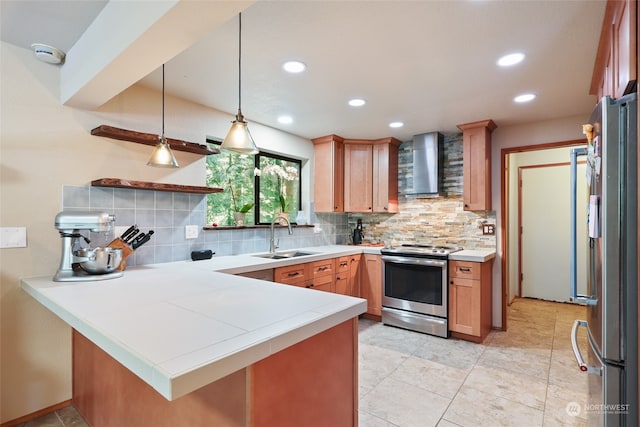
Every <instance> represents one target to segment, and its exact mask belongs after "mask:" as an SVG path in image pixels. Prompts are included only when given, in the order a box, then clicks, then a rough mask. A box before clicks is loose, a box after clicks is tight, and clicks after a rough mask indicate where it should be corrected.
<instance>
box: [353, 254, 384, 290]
mask: <svg viewBox="0 0 640 427" xmlns="http://www.w3.org/2000/svg"><path fill="white" fill-rule="evenodd" d="M360 258H361V255H360V254H357V255H351V256H350V257H349V288H350V289H351V293H350V294H349V295H351V296H354V297H356V296H358V295H360ZM380 270H381V271H382V264H381V266H380Z"/></svg>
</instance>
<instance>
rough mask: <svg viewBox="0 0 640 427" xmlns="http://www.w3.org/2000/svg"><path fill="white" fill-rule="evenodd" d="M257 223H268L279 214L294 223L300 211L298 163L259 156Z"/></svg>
mask: <svg viewBox="0 0 640 427" xmlns="http://www.w3.org/2000/svg"><path fill="white" fill-rule="evenodd" d="M259 165H260V176H259V177H258V181H259V188H260V199H259V203H260V205H259V208H258V215H259V222H260V223H267V222H268V223H270V222H271V221H272V220H273V218H274V217H275V216H276V215H278V214H279V213H283V212H284V213H287V214H289V218H290V219H291V220H292V221H295V219H296V216H297V215H298V210H299V209H300V163H299V162H296V161H291V160H287V159H282V158H276V157H271V156H268V155H260V157H259Z"/></svg>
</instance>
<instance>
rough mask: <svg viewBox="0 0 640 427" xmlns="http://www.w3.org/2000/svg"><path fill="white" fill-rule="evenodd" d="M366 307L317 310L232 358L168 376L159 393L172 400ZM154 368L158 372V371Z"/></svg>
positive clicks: (293, 343) (358, 305)
mask: <svg viewBox="0 0 640 427" xmlns="http://www.w3.org/2000/svg"><path fill="white" fill-rule="evenodd" d="M366 309H367V306H366V301H364V300H362V301H361V302H360V303H358V304H357V305H351V306H348V307H346V308H343V309H341V310H340V311H337V312H334V313H331V314H327V313H320V312H316V314H317V315H318V316H317V317H316V318H315V319H313V320H311V321H309V322H307V323H306V324H304V325H301V326H299V327H297V328H294V329H291V330H289V331H287V332H284V333H282V334H280V335H276V336H272V337H270V338H269V339H267V340H265V341H264V342H261V343H257V344H256V345H255V346H251V347H246V348H243V349H241V350H239V351H238V352H236V353H234V354H233V357H232V358H231V357H225V358H223V359H220V360H218V361H216V362H215V363H210V364H205V365H202V366H199V367H197V368H195V369H193V370H191V371H189V372H185V373H181V374H180V375H179V376H176V377H175V378H172V379H170V385H169V383H166V387H168V389H167V391H168V393H167V394H165V393H161V394H162V395H163V396H165V398H167V399H168V400H175V399H177V398H179V397H182V396H184V395H186V394H188V393H190V392H192V391H194V390H197V389H198V388H200V387H203V386H205V385H207V384H210V383H212V382H214V381H217V380H219V379H221V378H223V377H225V376H227V375H229V374H231V373H233V372H236V371H238V370H240V369H244V368H247V367H249V366H250V365H252V364H253V363H256V362H258V361H260V360H262V359H264V358H266V357H269V356H271V355H273V354H276V353H278V352H280V351H282V350H284V349H286V348H287V347H290V346H292V345H295V344H298V343H300V342H302V341H304V340H306V339H307V338H311V337H313V336H314V335H317V334H319V333H321V332H324V331H326V330H328V329H330V328H332V327H334V326H337V325H339V324H341V323H343V322H346V321H347V320H349V319H353V318H354V317H358V316H359V315H360V314H362V313H364V312H366ZM161 365H163V364H161ZM156 372H157V373H158V374H160V372H161V371H156ZM162 377H163V379H165V378H166V376H165V375H162ZM156 390H157V389H156Z"/></svg>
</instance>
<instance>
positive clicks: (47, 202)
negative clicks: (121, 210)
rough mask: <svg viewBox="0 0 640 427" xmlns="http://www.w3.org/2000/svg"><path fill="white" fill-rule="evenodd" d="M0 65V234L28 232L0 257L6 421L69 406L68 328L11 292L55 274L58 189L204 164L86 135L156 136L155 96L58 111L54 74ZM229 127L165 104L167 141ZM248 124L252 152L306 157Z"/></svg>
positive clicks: (180, 172) (18, 61)
mask: <svg viewBox="0 0 640 427" xmlns="http://www.w3.org/2000/svg"><path fill="white" fill-rule="evenodd" d="M0 57H1V58H2V61H1V64H0V66H1V69H0V71H1V72H0V79H1V80H0V87H1V96H0V126H1V127H0V182H1V188H0V226H2V227H10V226H11V227H12V226H26V227H27V240H28V247H26V248H15V249H0V267H1V268H0V270H1V272H0V287H1V294H0V311H1V313H0V315H1V322H0V323H1V347H0V359H1V365H0V366H1V371H0V377H1V381H2V384H1V401H0V422H6V421H9V420H13V419H15V418H18V417H21V416H24V415H26V414H30V413H32V412H34V411H37V410H40V409H43V408H46V407H48V406H51V405H54V404H57V403H60V402H63V401H65V400H68V399H70V398H71V353H70V352H71V333H70V328H69V327H68V326H66V324H64V323H63V322H62V321H61V320H59V319H58V318H57V316H55V315H53V314H51V313H50V312H48V311H47V310H46V309H45V308H43V307H42V306H41V305H40V304H38V303H37V302H36V301H35V300H34V299H32V298H31V297H29V296H28V295H27V294H26V293H24V292H23V291H22V290H21V289H20V287H19V278H20V277H26V276H38V275H47V276H51V275H53V273H54V272H55V271H56V268H57V266H58V263H59V260H60V238H59V236H58V233H57V232H56V230H55V228H54V226H53V221H54V217H55V215H56V213H58V212H59V210H60V208H61V206H62V199H61V192H62V186H63V185H87V184H89V182H90V181H91V180H93V179H96V178H107V177H115V178H128V179H133V180H142V181H155V182H168V183H175V184H185V185H205V173H204V171H205V161H204V158H202V157H200V156H197V155H193V154H189V153H182V152H176V157H177V159H178V162H179V163H180V165H181V167H180V169H177V170H172V169H162V168H159V169H157V168H150V167H147V166H146V162H147V159H148V157H149V155H150V154H151V147H149V146H145V145H141V144H133V143H129V142H124V141H116V140H110V139H106V138H101V137H95V136H92V135H90V130H91V129H92V128H94V127H96V126H98V125H100V124H108V125H112V126H117V127H122V128H126V129H131V130H137V131H140V132H149V133H157V132H159V131H160V129H161V114H162V110H161V103H162V98H161V94H160V93H158V92H155V91H151V90H149V89H146V88H143V87H136V86H134V87H132V88H130V89H128V90H126V91H125V92H123V93H122V94H120V95H119V96H117V97H116V98H114V99H112V100H111V101H109V102H108V103H107V104H105V105H104V106H102V107H101V108H99V109H98V110H97V111H83V110H77V109H73V108H69V107H64V106H62V105H60V102H59V89H58V88H59V78H60V69H59V68H58V67H55V66H52V65H49V64H45V63H42V62H39V61H37V60H36V59H35V58H34V57H33V54H32V52H31V51H28V50H25V49H21V48H17V47H15V46H13V45H10V44H6V43H1V44H0ZM232 119H233V117H232V116H230V115H227V114H223V113H220V112H218V111H215V110H212V109H208V108H205V107H203V106H201V105H197V104H193V103H189V102H185V101H183V100H180V99H177V98H173V97H168V96H167V98H166V120H165V122H166V132H165V134H166V135H167V136H168V137H171V138H178V139H184V140H188V141H192V142H199V143H204V141H205V137H206V136H207V135H208V136H218V137H224V135H225V134H226V132H227V130H228V128H229V126H230V122H231V120H232ZM249 120H250V118H249ZM249 126H250V129H251V132H252V134H253V136H254V138H255V140H256V143H257V144H258V145H259V147H260V148H263V149H266V150H268V151H272V152H285V153H288V154H290V155H293V156H294V157H297V158H300V159H312V158H313V144H312V143H311V142H310V141H309V140H306V139H302V138H299V137H296V136H293V135H290V134H287V133H283V132H280V131H277V130H274V129H272V128H268V127H265V126H260V125H259V124H256V123H250V125H249ZM311 163H312V162H310V161H305V162H304V166H303V172H302V178H303V186H304V187H303V189H302V194H303V206H308V204H309V197H310V194H311V191H310V189H311V180H310V178H309V177H310V176H311V171H310V167H311Z"/></svg>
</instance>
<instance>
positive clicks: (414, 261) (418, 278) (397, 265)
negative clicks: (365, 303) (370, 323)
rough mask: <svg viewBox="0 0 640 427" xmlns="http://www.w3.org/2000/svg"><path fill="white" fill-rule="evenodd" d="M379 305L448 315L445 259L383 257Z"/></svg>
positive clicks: (442, 315)
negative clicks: (381, 288)
mask: <svg viewBox="0 0 640 427" xmlns="http://www.w3.org/2000/svg"><path fill="white" fill-rule="evenodd" d="M382 275H383V276H382V277H383V279H382V280H383V283H382V287H383V295H382V306H383V307H391V308H397V309H400V310H408V311H413V312H416V313H422V314H428V315H432V316H438V317H444V318H446V317H447V289H448V288H447V261H446V260H442V259H432V258H414V257H403V256H383V257H382Z"/></svg>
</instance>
